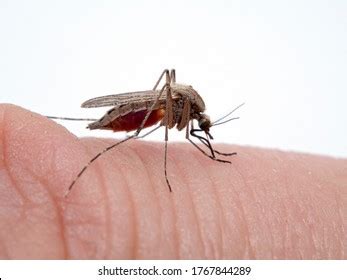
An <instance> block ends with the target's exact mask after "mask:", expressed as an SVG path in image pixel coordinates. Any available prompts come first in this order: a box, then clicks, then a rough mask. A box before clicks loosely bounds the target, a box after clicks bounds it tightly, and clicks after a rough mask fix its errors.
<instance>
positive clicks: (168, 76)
mask: <svg viewBox="0 0 347 280" xmlns="http://www.w3.org/2000/svg"><path fill="white" fill-rule="evenodd" d="M165 73H166V83H165V85H164V86H163V87H162V89H161V90H160V92H159V95H158V97H157V98H156V100H155V101H154V103H153V105H152V106H151V108H150V110H149V111H148V112H147V113H146V116H145V118H144V119H143V121H142V123H141V125H140V126H139V128H138V129H137V130H136V131H135V133H134V134H133V135H131V136H129V137H127V138H125V139H124V140H122V141H119V142H117V143H115V144H113V145H111V146H108V147H106V148H105V149H104V150H102V151H101V152H100V153H98V154H97V155H95V156H94V157H93V158H92V159H91V160H90V161H89V162H88V163H87V164H86V165H85V166H84V167H83V168H82V169H81V171H80V172H79V173H78V174H77V176H76V178H75V180H73V182H72V183H71V185H70V186H69V188H68V190H67V192H66V194H65V197H66V196H67V195H68V194H69V193H70V191H71V189H72V188H73V186H74V185H75V183H76V181H77V180H78V178H79V177H81V176H82V174H83V173H84V172H85V171H86V170H87V168H88V167H89V165H90V164H92V163H93V161H95V160H96V159H97V158H99V157H100V156H101V155H103V154H104V153H106V152H107V151H109V150H111V149H113V148H114V147H116V146H118V145H119V144H121V143H124V142H126V141H128V140H130V139H133V138H136V137H137V136H138V135H139V133H140V132H141V130H142V129H143V127H144V125H145V123H146V121H147V119H148V117H149V115H150V114H151V112H152V111H153V108H154V107H155V105H156V104H157V102H158V100H159V98H160V96H161V95H162V94H163V92H164V91H165V89H167V88H169V87H170V75H169V71H168V70H165V71H164V72H163V74H162V75H164V74H165ZM161 78H162V76H161V77H160V79H159V81H158V82H160V80H161ZM156 86H157V85H156Z"/></svg>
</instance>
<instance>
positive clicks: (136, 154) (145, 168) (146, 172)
mask: <svg viewBox="0 0 347 280" xmlns="http://www.w3.org/2000/svg"><path fill="white" fill-rule="evenodd" d="M130 150H131V151H132V157H135V158H136V159H137V160H138V162H139V163H140V165H141V166H142V168H143V170H145V172H144V174H143V175H144V177H145V178H146V179H147V181H148V182H149V186H150V187H151V191H152V192H153V193H154V195H155V196H156V194H155V191H154V188H153V181H152V180H151V178H150V176H149V173H148V170H147V167H146V165H145V164H144V162H143V160H142V159H141V157H140V156H139V155H138V153H137V152H136V149H134V148H130ZM145 178H144V181H146V179H145ZM156 197H157V196H156ZM155 201H157V200H155ZM154 204H155V208H156V209H157V210H159V209H160V208H159V205H158V203H154ZM154 204H153V205H154ZM134 207H135V205H134ZM139 216H141V215H139ZM158 221H159V223H160V225H159V228H162V223H161V219H160V218H159V219H158ZM161 238H162V237H161Z"/></svg>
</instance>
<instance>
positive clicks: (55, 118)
mask: <svg viewBox="0 0 347 280" xmlns="http://www.w3.org/2000/svg"><path fill="white" fill-rule="evenodd" d="M45 117H46V118H49V119H53V120H65V121H87V122H95V121H97V120H98V119H86V118H63V117H54V116H45Z"/></svg>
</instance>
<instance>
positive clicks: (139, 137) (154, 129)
mask: <svg viewBox="0 0 347 280" xmlns="http://www.w3.org/2000/svg"><path fill="white" fill-rule="evenodd" d="M160 127H161V125H158V126H157V127H155V128H153V129H151V130H150V131H148V132H147V133H145V134H143V135H141V136H136V137H134V139H141V138H145V137H146V136H147V135H150V134H151V133H153V132H154V131H156V130H157V129H158V128H160Z"/></svg>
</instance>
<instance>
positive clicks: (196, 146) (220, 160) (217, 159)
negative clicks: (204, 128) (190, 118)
mask: <svg viewBox="0 0 347 280" xmlns="http://www.w3.org/2000/svg"><path fill="white" fill-rule="evenodd" d="M188 131H189V125H187V128H186V138H187V140H188V141H189V142H190V143H191V144H193V146H194V147H195V148H197V149H198V150H199V151H200V152H201V153H203V154H204V155H205V156H207V157H209V158H210V159H212V160H215V161H219V162H224V163H231V161H228V160H222V159H219V158H216V157H215V156H214V154H212V155H209V154H208V153H206V152H205V151H204V150H203V149H201V148H200V147H199V146H198V145H197V144H196V143H195V142H193V141H192V140H191V139H190V138H189V133H188ZM192 136H194V137H197V136H198V135H196V136H195V135H192ZM199 137H201V136H199ZM201 138H203V137H201ZM203 139H204V140H205V141H207V142H208V143H209V141H208V140H207V139H205V138H203ZM200 141H201V142H202V143H203V144H205V145H207V146H208V144H207V143H204V142H203V141H202V140H200ZM210 145H211V144H210ZM208 147H209V146H208ZM211 149H212V147H211V148H210V150H211ZM212 150H213V149H212ZM211 153H212V151H211Z"/></svg>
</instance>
